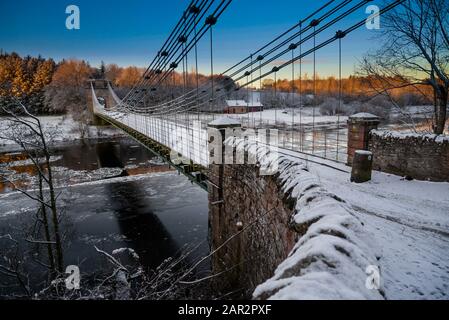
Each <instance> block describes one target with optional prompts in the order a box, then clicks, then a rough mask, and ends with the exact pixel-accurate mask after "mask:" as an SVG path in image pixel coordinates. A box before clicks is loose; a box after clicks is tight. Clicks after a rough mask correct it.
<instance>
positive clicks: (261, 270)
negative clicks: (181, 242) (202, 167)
mask: <svg viewBox="0 0 449 320" xmlns="http://www.w3.org/2000/svg"><path fill="white" fill-rule="evenodd" d="M208 178H209V179H210V181H211V182H212V184H214V185H216V186H222V188H220V189H218V188H216V187H214V186H212V185H211V187H210V189H211V190H210V191H209V197H210V199H209V200H210V201H209V203H210V210H209V214H210V216H209V222H210V224H211V228H210V230H211V234H210V242H211V246H212V248H218V247H220V246H221V245H222V244H223V243H224V242H225V241H226V240H227V239H229V238H230V237H232V236H233V235H235V234H238V233H239V231H241V233H240V234H239V235H238V236H237V237H235V238H234V239H233V240H231V241H229V242H228V243H227V245H226V246H224V247H223V248H222V249H220V250H219V251H218V252H217V254H216V255H215V256H214V257H213V259H212V267H213V270H214V273H220V272H222V271H225V270H228V269H230V268H232V270H230V271H228V272H227V273H226V275H225V276H224V277H222V281H221V283H219V285H218V286H219V287H220V290H222V291H224V292H226V291H227V290H228V289H229V288H234V289H235V288H242V289H243V291H242V296H243V297H246V298H247V297H251V294H252V292H253V291H254V289H255V287H256V286H257V285H259V284H260V283H262V282H264V281H265V280H266V279H268V278H270V277H271V276H272V275H273V273H274V270H275V269H276V267H277V266H278V265H279V264H280V263H281V262H282V261H283V260H284V259H285V258H286V257H287V255H288V253H289V252H290V251H291V249H292V248H293V246H294V244H295V237H296V236H297V235H296V233H295V232H294V231H293V230H292V229H290V228H289V221H290V218H291V216H292V212H293V209H294V203H293V202H292V201H291V200H290V199H289V198H288V197H287V196H286V195H285V194H284V193H283V192H282V190H281V189H280V184H279V181H278V180H277V177H276V176H260V175H259V169H258V167H256V166H255V165H224V166H221V165H211V166H210V168H209V175H208ZM221 201H223V202H221ZM242 228H243V230H242Z"/></svg>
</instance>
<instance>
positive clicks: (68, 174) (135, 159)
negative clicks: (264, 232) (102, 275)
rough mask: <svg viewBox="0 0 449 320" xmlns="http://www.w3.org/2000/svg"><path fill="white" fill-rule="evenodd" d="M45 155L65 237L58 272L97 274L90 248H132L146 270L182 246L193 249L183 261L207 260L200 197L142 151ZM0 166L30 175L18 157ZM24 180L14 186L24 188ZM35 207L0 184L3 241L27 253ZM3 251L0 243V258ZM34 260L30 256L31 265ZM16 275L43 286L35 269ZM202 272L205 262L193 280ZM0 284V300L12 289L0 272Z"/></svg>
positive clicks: (116, 147)
mask: <svg viewBox="0 0 449 320" xmlns="http://www.w3.org/2000/svg"><path fill="white" fill-rule="evenodd" d="M53 153H54V159H53V162H52V167H54V168H55V171H56V174H59V178H58V190H57V193H58V194H60V195H59V198H58V206H59V210H60V212H62V213H63V217H62V225H63V228H64V230H65V231H66V234H67V239H66V240H65V241H64V264H65V265H77V266H79V268H80V270H81V272H82V273H86V274H92V273H95V272H97V271H99V270H102V269H103V268H104V267H105V264H107V263H108V262H107V261H106V259H105V258H104V257H103V256H101V255H99V254H98V253H97V252H96V250H95V246H96V247H98V248H100V249H101V250H104V251H106V252H109V253H111V252H112V251H113V250H116V249H120V248H132V249H133V250H134V251H135V252H136V253H137V254H138V255H139V257H140V262H141V264H142V265H143V266H144V267H145V268H146V269H147V270H154V269H155V268H157V267H158V266H159V265H160V264H161V263H162V262H163V261H164V260H165V259H167V258H168V257H173V256H176V255H179V254H180V253H181V252H183V250H186V246H187V247H191V246H198V248H197V249H195V250H194V251H193V252H192V253H191V254H190V256H189V257H188V261H189V262H193V261H195V260H197V259H199V258H200V257H202V256H205V255H207V254H208V252H209V246H208V242H207V235H208V199H207V193H206V192H205V191H204V190H202V189H201V188H199V187H198V186H196V185H193V184H191V182H190V181H189V180H188V179H187V178H186V177H184V176H182V175H179V174H178V173H177V172H175V171H173V170H170V168H169V167H168V166H167V165H165V164H163V163H161V162H160V161H159V160H158V159H157V158H156V157H155V156H154V155H152V154H151V153H150V152H149V151H148V150H146V149H144V148H143V147H141V146H140V145H138V144H136V143H135V142H133V141H131V140H129V139H127V138H123V139H116V140H108V141H102V142H98V141H97V142H96V141H91V142H88V143H70V144H65V145H61V146H58V147H57V148H55V150H54V152H53ZM0 159H2V160H3V161H6V160H7V159H9V160H11V159H13V160H14V161H16V162H15V165H14V166H13V168H14V170H15V171H16V172H18V173H22V174H23V173H25V175H27V176H32V175H33V170H32V166H30V165H29V164H27V163H26V161H23V155H21V154H20V153H12V152H9V153H3V154H1V155H0ZM25 180H26V179H25V178H24V181H22V185H25V186H27V183H28V182H26V181H25ZM37 207H38V205H37V203H36V202H35V201H33V200H30V199H28V198H27V197H26V196H24V195H22V194H21V193H18V192H15V191H13V190H11V188H10V187H8V186H7V185H4V184H3V185H0V236H1V235H6V234H9V235H11V237H13V238H14V239H16V240H18V241H19V242H20V244H21V246H22V247H23V248H26V249H23V251H26V250H32V247H33V245H30V244H29V243H26V242H25V239H24V238H25V237H26V233H27V231H28V230H30V228H32V227H33V224H32V221H34V220H33V219H34V216H35V214H36V211H37ZM9 246H10V243H9V242H8V241H0V256H2V251H3V253H4V252H6V251H8V250H9V249H10V247H9ZM41 254H42V252H39V251H38V252H36V259H40V258H41V256H40V255H41ZM42 259H44V258H42ZM24 268H25V270H26V271H27V272H28V273H29V274H31V275H32V276H31V281H32V285H33V284H34V285H36V286H37V285H38V284H39V281H43V279H42V278H41V277H40V276H36V277H34V276H33V275H38V274H39V275H40V274H41V272H39V271H40V270H41V269H42V266H40V265H39V264H36V263H31V262H29V261H28V262H25V267H24ZM208 270H209V265H208V263H205V265H203V266H202V267H201V268H199V269H198V271H197V273H198V275H197V276H199V275H200V274H202V273H206V272H207V271H208ZM0 283H2V284H3V285H2V286H0V296H1V295H8V294H11V293H15V292H16V290H18V288H17V287H16V286H15V285H14V281H12V280H11V279H8V278H7V277H6V276H5V275H2V274H1V273H0ZM5 284H6V285H5Z"/></svg>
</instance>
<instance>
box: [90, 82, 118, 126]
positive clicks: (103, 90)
mask: <svg viewBox="0 0 449 320" xmlns="http://www.w3.org/2000/svg"><path fill="white" fill-rule="evenodd" d="M91 85H92V86H93V87H94V90H95V93H96V95H97V98H98V97H102V98H103V99H105V102H106V109H108V108H111V107H113V106H114V99H112V97H111V95H110V93H109V89H108V81H107V80H89V82H88V84H87V86H86V93H87V107H88V110H89V112H90V113H91V114H92V121H91V124H93V125H97V126H103V125H108V124H107V123H105V122H104V121H103V120H102V119H100V118H99V117H97V116H95V115H94V114H93V113H94V106H93V102H92V89H91Z"/></svg>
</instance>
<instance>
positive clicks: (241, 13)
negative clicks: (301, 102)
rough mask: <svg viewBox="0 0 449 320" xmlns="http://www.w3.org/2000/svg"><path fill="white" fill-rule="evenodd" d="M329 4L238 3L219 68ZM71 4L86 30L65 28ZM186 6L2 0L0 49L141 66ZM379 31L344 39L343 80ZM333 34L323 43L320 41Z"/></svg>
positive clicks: (137, 0)
mask: <svg viewBox="0 0 449 320" xmlns="http://www.w3.org/2000/svg"><path fill="white" fill-rule="evenodd" d="M325 2H327V1H325V0H317V1H307V0H278V1H271V0H270V1H257V0H234V1H233V3H232V4H231V5H230V7H229V8H228V9H227V11H226V12H225V13H224V14H223V16H222V17H221V19H220V20H219V22H218V24H217V25H216V27H215V33H214V40H215V54H214V55H215V60H216V63H217V66H216V70H217V71H218V72H219V71H223V70H224V69H226V67H228V66H231V65H233V64H234V63H235V62H237V61H239V60H241V59H242V58H243V57H246V56H248V55H249V54H250V53H251V52H252V51H254V50H255V49H256V48H258V47H260V46H261V45H263V44H265V43H266V42H268V41H269V40H270V39H272V38H273V37H274V36H276V35H277V34H279V33H281V32H282V31H284V30H286V29H287V28H289V27H290V26H292V25H294V24H295V23H296V22H297V21H298V20H299V19H301V18H302V17H304V16H306V15H308V14H309V13H310V12H312V11H314V10H315V9H316V8H318V7H319V6H321V5H322V4H324V3H325ZM353 3H354V4H355V3H358V1H353ZM373 3H374V4H375V3H376V1H374V2H373ZM373 3H370V4H373ZM71 4H74V5H77V6H79V8H80V11H81V29H80V30H67V29H66V28H65V20H66V17H67V14H66V13H65V9H66V7H67V6H68V5H71ZM187 4H188V1H187V0H164V1H162V0H127V1H117V0H95V1H93V0H90V1H88V0H70V1H65V0H57V1H55V0H40V1H30V0H14V1H11V0H1V1H0V48H2V49H3V50H4V51H7V52H11V51H15V52H18V53H19V54H21V55H27V54H30V55H38V54H41V55H42V56H44V57H52V58H54V59H55V60H60V59H62V58H78V59H85V60H87V61H89V62H90V63H91V64H92V65H93V66H96V65H99V63H100V61H102V60H103V61H105V62H106V63H117V64H119V65H121V66H128V65H136V66H142V67H143V66H146V65H147V64H148V63H149V62H150V61H151V60H152V58H153V57H154V55H155V53H156V52H157V50H158V49H159V48H160V47H161V45H162V44H163V42H164V40H165V38H166V37H167V36H168V35H169V33H170V31H171V30H172V28H173V27H174V26H175V24H176V22H177V21H178V19H179V17H180V15H181V13H182V11H183V10H184V8H185V7H186V6H187ZM364 11H365V10H364V8H363V9H362V10H359V11H357V12H356V13H354V14H353V15H351V17H350V18H346V19H344V20H343V21H342V22H341V24H340V26H341V28H342V29H344V28H346V27H348V26H350V25H351V24H352V23H354V22H356V21H359V20H361V19H364V18H366V17H367V15H366V14H365V12H364ZM334 31H335V30H333V31H332V33H333V32H334ZM374 33H375V31H369V30H367V29H365V28H361V29H360V30H359V31H357V32H355V33H353V34H351V35H350V36H348V37H347V38H346V39H344V42H343V56H344V61H343V66H344V74H345V75H347V74H350V73H352V71H353V69H354V65H355V64H356V63H357V59H360V58H361V57H362V55H363V54H364V53H366V52H367V51H368V50H370V49H375V48H376V43H375V42H374V41H373V40H372V37H373V35H374ZM330 34H331V33H327V34H325V35H323V36H320V37H318V39H317V41H318V43H319V41H320V40H325V39H327V38H328V37H329V35H330ZM205 40H207V39H205ZM205 40H203V43H202V44H201V45H200V48H199V49H200V55H199V59H200V71H203V72H206V73H207V72H208V70H209V67H208V65H209V62H208V56H209V54H208V53H207V50H206V48H207V41H205ZM335 49H336V46H330V47H329V48H326V49H323V50H321V51H319V52H318V53H317V62H318V68H317V71H318V73H319V74H322V75H331V74H333V75H336V74H337V71H338V67H337V64H336V62H337V58H338V56H337V52H336V50H335ZM286 58H287V57H286ZM304 72H308V73H309V74H311V73H312V68H311V64H310V63H307V62H306V63H304ZM284 73H285V74H283V75H280V76H281V77H282V76H285V77H287V74H288V73H287V70H286V71H284Z"/></svg>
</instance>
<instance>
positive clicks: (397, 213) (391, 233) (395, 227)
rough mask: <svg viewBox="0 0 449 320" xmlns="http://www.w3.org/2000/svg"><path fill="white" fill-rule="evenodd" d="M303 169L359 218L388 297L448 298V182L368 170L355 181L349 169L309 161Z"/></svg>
mask: <svg viewBox="0 0 449 320" xmlns="http://www.w3.org/2000/svg"><path fill="white" fill-rule="evenodd" d="M311 159H312V158H311ZM319 161H323V160H319ZM332 165H333V166H339V167H340V168H341V169H344V170H349V168H347V167H345V166H343V165H338V164H332ZM309 167H310V169H311V172H312V173H314V174H316V175H317V176H318V177H319V179H320V181H321V183H322V184H323V185H324V186H325V187H326V188H327V189H328V190H329V191H331V192H333V193H334V194H336V195H337V196H339V197H341V198H343V199H345V200H346V201H347V202H348V204H349V205H350V206H351V207H352V209H354V210H355V211H356V212H357V213H358V214H359V217H360V219H362V221H363V222H364V224H365V229H366V232H367V233H366V235H365V236H366V239H365V241H367V242H368V243H370V244H371V245H372V247H373V248H374V249H375V250H376V251H377V252H378V255H379V257H380V260H379V264H380V268H381V272H382V281H383V287H384V290H385V293H386V297H387V298H388V299H448V298H449V183H433V182H425V181H407V180H405V179H403V178H401V177H398V176H394V175H389V174H385V173H381V172H374V174H373V180H372V181H371V182H368V183H364V184H355V183H351V182H350V181H349V177H350V174H349V173H344V172H340V171H337V170H334V169H331V168H327V167H324V166H321V165H318V164H314V163H311V162H309Z"/></svg>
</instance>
